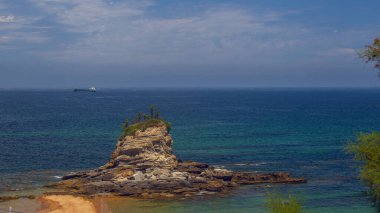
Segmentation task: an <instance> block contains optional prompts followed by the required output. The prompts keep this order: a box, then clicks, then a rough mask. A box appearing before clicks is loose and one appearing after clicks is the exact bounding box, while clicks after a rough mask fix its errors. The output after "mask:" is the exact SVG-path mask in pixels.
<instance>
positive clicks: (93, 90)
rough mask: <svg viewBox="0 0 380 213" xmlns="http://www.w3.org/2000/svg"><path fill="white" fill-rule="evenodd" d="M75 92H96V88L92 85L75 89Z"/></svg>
mask: <svg viewBox="0 0 380 213" xmlns="http://www.w3.org/2000/svg"><path fill="white" fill-rule="evenodd" d="M74 92H96V88H95V87H90V88H88V89H74Z"/></svg>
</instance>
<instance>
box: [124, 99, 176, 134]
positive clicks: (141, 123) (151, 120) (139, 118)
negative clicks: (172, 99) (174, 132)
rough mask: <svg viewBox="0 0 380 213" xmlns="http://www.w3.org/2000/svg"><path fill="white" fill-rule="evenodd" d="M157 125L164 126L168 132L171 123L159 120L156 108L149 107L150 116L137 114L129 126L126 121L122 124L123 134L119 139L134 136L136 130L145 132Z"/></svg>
mask: <svg viewBox="0 0 380 213" xmlns="http://www.w3.org/2000/svg"><path fill="white" fill-rule="evenodd" d="M159 125H165V126H166V128H167V130H168V131H169V132H170V130H171V128H172V125H171V123H170V122H167V121H165V120H164V119H163V118H161V117H160V112H159V111H158V109H157V107H156V106H154V105H152V106H151V107H150V115H148V114H144V113H142V112H139V113H137V115H136V116H135V118H134V119H133V122H132V124H131V125H129V123H128V119H127V120H126V121H125V122H124V124H123V125H122V131H123V134H122V136H121V137H125V136H129V135H134V134H135V133H136V132H137V131H138V130H141V131H145V130H146V129H147V128H149V127H154V126H159Z"/></svg>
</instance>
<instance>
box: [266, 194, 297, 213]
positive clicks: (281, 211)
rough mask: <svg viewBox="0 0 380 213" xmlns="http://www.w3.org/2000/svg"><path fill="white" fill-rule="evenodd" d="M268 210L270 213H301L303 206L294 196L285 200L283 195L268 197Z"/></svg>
mask: <svg viewBox="0 0 380 213" xmlns="http://www.w3.org/2000/svg"><path fill="white" fill-rule="evenodd" d="M268 208H269V211H268V212H270V213H300V212H302V207H301V204H300V203H299V202H298V201H297V199H295V198H294V197H292V196H290V195H289V196H288V197H287V198H285V196H284V195H282V194H269V195H268Z"/></svg>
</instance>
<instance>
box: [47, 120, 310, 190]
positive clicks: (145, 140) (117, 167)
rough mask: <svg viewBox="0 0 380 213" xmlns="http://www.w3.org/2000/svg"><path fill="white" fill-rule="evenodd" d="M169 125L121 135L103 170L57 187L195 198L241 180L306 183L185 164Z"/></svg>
mask: <svg viewBox="0 0 380 213" xmlns="http://www.w3.org/2000/svg"><path fill="white" fill-rule="evenodd" d="M172 145H173V140H172V138H171V136H170V134H169V132H168V130H167V127H166V125H165V124H164V123H162V124H159V125H157V126H155V127H150V128H147V129H146V130H145V131H140V130H139V131H137V132H136V133H135V134H134V135H133V136H126V137H122V138H120V139H119V141H118V143H117V145H116V149H115V151H114V152H113V153H112V156H111V159H110V161H109V162H108V163H107V164H106V165H104V166H102V167H99V168H98V169H95V170H91V171H86V172H79V173H71V174H68V175H66V176H64V177H63V178H62V181H60V182H59V183H57V184H53V185H51V187H55V188H61V189H65V190H66V191H69V192H70V193H74V194H85V195H94V194H103V193H109V194H113V195H123V196H137V197H174V196H192V195H196V194H207V193H214V192H223V191H227V190H229V189H230V188H232V187H234V186H237V185H240V184H260V183H304V182H306V179H304V178H292V177H290V175H289V174H288V173H269V174H257V173H248V172H233V171H230V170H226V169H219V168H215V167H212V166H209V165H208V164H205V163H199V162H192V161H189V162H180V161H178V160H177V158H176V156H175V155H174V154H173V152H172Z"/></svg>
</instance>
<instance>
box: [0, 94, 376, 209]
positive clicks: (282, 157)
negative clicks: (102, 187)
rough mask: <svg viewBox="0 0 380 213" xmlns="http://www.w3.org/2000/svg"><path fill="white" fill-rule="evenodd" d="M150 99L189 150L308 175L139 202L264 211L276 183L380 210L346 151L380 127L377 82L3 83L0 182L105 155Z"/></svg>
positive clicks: (317, 199) (56, 172) (184, 151)
mask: <svg viewBox="0 0 380 213" xmlns="http://www.w3.org/2000/svg"><path fill="white" fill-rule="evenodd" d="M150 104H156V105H157V106H158V107H159V109H160V111H161V114H162V115H163V116H164V117H165V118H166V119H167V120H169V121H171V122H172V123H173V130H172V136H173V138H174V142H175V143H174V149H175V153H176V154H177V156H178V157H179V158H181V159H182V160H196V161H202V162H206V163H209V164H213V165H218V166H222V167H226V168H229V169H233V170H247V171H258V172H270V171H288V172H290V173H292V174H293V175H294V176H302V177H306V178H308V180H309V182H308V183H307V184H300V185H275V186H268V185H263V186H244V187H241V188H239V189H238V190H236V191H234V192H232V193H231V194H229V195H228V196H223V197H219V196H216V197H207V198H199V199H189V200H185V201H139V202H138V203H137V204H136V207H135V210H141V211H142V212H144V211H149V210H152V211H155V212H157V211H158V212H159V211H161V212H165V211H167V210H169V209H170V210H171V211H174V212H175V211H177V212H183V211H185V210H186V211H188V212H194V211H206V210H207V211H210V212H221V211H224V212H245V211H247V212H252V211H253V212H265V211H266V193H268V192H270V191H273V190H275V191H280V192H284V193H291V194H293V195H294V196H296V197H298V198H299V199H300V200H301V201H302V203H303V205H304V206H305V208H306V209H307V210H308V211H309V212H376V211H375V209H374V208H373V207H372V203H371V201H370V199H369V198H368V196H367V195H366V193H365V189H366V188H365V187H364V186H362V184H361V183H360V181H359V180H358V179H357V169H356V165H355V162H354V161H353V160H352V156H350V155H348V154H347V153H345V152H344V151H343V147H344V145H345V144H346V143H347V141H349V140H352V139H353V138H354V137H355V135H356V134H357V133H359V132H369V131H373V130H380V117H379V116H378V115H379V114H380V90H369V89H360V90H358V89H356V90H354V89H297V90H296V89H235V90H232V89H230V90H227V89H160V90H153V89H151V90H148V89H146V90H141V89H140V90H139V89H137V90H103V91H102V90H100V91H99V92H96V93H73V92H71V91H68V90H67V91H65V90H61V91H60V90H54V91H0V146H1V154H0V162H1V164H0V191H1V192H2V193H7V192H9V191H13V190H20V193H21V192H22V191H23V190H26V189H30V188H34V187H38V186H41V185H42V184H44V183H46V182H49V181H54V180H57V179H58V178H59V176H61V175H62V174H64V173H66V172H68V171H76V170H82V169H90V168H95V167H97V166H100V165H102V164H104V163H105V162H106V161H107V160H108V158H109V156H110V153H111V152H112V150H113V148H114V147H115V143H116V139H117V137H118V135H119V133H120V124H121V123H122V122H123V121H124V119H125V118H126V117H130V118H131V117H132V116H133V115H134V114H135V113H136V112H138V111H143V110H145V109H146V110H147V109H148V107H149V105H150ZM118 205H119V204H118Z"/></svg>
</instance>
